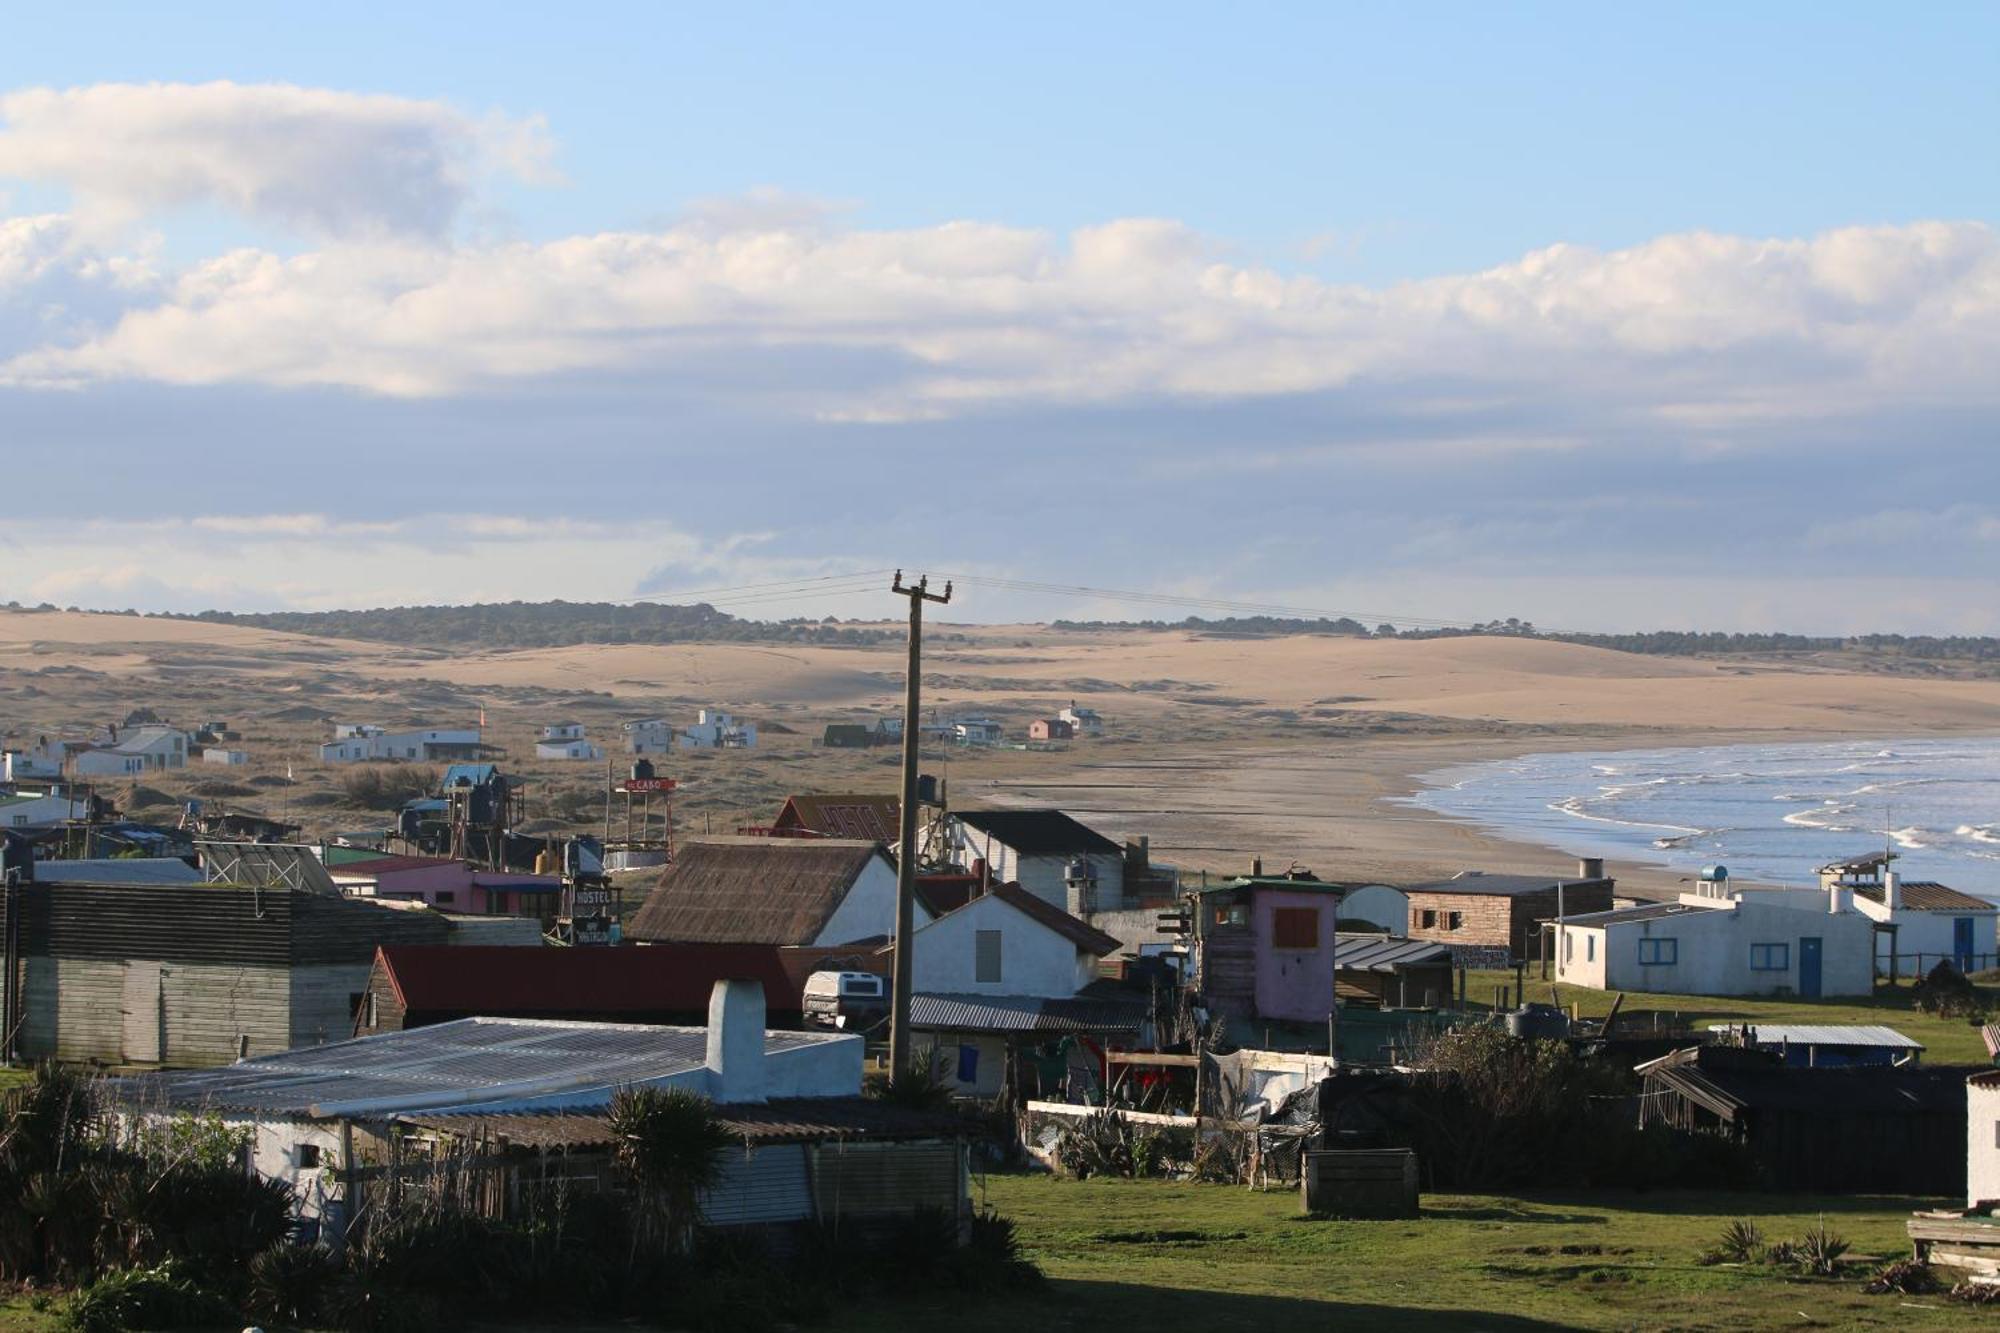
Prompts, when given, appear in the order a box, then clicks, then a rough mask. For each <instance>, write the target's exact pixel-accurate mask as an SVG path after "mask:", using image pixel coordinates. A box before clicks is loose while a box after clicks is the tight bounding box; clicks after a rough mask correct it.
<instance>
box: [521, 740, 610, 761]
mask: <svg viewBox="0 0 2000 1333" xmlns="http://www.w3.org/2000/svg"><path fill="white" fill-rule="evenodd" d="M535 758H537V759H555V760H562V761H565V762H567V761H571V760H595V759H602V758H604V750H603V749H602V747H600V746H598V745H595V744H593V743H592V742H590V741H587V740H585V739H583V738H582V737H581V736H573V737H570V738H569V739H566V740H540V741H536V742H535Z"/></svg>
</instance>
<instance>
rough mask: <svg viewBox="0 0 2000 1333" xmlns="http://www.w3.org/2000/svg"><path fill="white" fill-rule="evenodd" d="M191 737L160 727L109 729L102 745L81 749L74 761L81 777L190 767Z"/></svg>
mask: <svg viewBox="0 0 2000 1333" xmlns="http://www.w3.org/2000/svg"><path fill="white" fill-rule="evenodd" d="M187 761H188V734H187V733H186V732H185V731H181V730H179V729H178V728H175V727H169V726H161V725H157V724H150V723H149V724H144V725H141V726H128V727H126V728H124V729H123V730H122V731H121V730H120V729H119V728H117V727H115V726H114V727H111V728H109V729H108V730H107V734H106V738H105V739H104V740H103V741H102V742H93V743H92V744H91V745H90V747H89V748H87V749H80V750H78V751H77V752H76V755H75V758H74V759H73V760H72V761H71V768H72V769H73V771H74V772H75V773H76V775H77V776H78V777H94V778H95V777H136V776H139V775H140V774H144V773H159V772H164V771H167V770H170V769H176V768H186V767H187Z"/></svg>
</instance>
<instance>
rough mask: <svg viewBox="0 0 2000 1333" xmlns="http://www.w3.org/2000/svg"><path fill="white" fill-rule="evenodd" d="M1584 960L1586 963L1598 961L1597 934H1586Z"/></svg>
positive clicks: (1584, 938)
mask: <svg viewBox="0 0 2000 1333" xmlns="http://www.w3.org/2000/svg"><path fill="white" fill-rule="evenodd" d="M1583 961H1584V962H1586V963H1594V962H1596V961H1597V936H1595V935H1585V936H1584V937H1583Z"/></svg>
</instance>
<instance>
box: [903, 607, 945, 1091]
mask: <svg viewBox="0 0 2000 1333" xmlns="http://www.w3.org/2000/svg"><path fill="white" fill-rule="evenodd" d="M889 591H890V592H893V593H896V594H898V595H900V596H903V597H907V598H909V599H910V666H909V678H908V679H907V680H905V681H904V682H903V804H902V809H901V810H900V811H899V814H900V816H901V818H900V821H899V822H900V827H899V828H898V830H897V839H898V841H897V847H896V946H895V979H894V982H893V983H892V985H893V989H894V991H895V996H894V999H893V1000H892V1001H891V1003H890V1007H889V1073H890V1075H891V1076H892V1077H894V1078H907V1077H908V1076H909V1075H910V1073H911V1066H910V983H911V980H912V975H911V956H910V944H911V941H910V935H911V932H912V931H913V930H914V929H915V925H916V901H917V762H918V758H917V737H918V717H917V707H918V702H919V697H920V694H921V692H922V686H923V678H924V603H925V602H937V603H939V604H940V605H942V604H943V603H945V602H949V601H950V600H951V584H950V582H948V581H947V582H946V583H945V585H944V593H943V594H942V595H939V594H937V593H934V592H931V591H930V577H929V576H928V575H925V576H923V577H921V578H919V579H918V580H917V581H916V582H915V583H913V584H905V583H904V582H903V571H902V570H900V569H899V570H897V571H896V581H895V582H894V583H892V584H890V585H889Z"/></svg>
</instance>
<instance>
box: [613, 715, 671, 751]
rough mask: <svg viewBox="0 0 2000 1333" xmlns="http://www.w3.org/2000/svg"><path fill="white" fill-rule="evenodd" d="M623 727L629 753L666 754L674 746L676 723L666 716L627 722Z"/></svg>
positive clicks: (626, 748)
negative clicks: (665, 717) (668, 719)
mask: <svg viewBox="0 0 2000 1333" xmlns="http://www.w3.org/2000/svg"><path fill="white" fill-rule="evenodd" d="M621 729H622V730H623V731H624V733H625V752H626V753H627V754H665V753H667V752H668V751H669V750H671V749H673V748H674V724H673V723H671V722H669V721H667V720H666V719H664V718H658V717H649V718H643V719H641V720H639V721H637V722H626V723H624V724H622V727H621Z"/></svg>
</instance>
